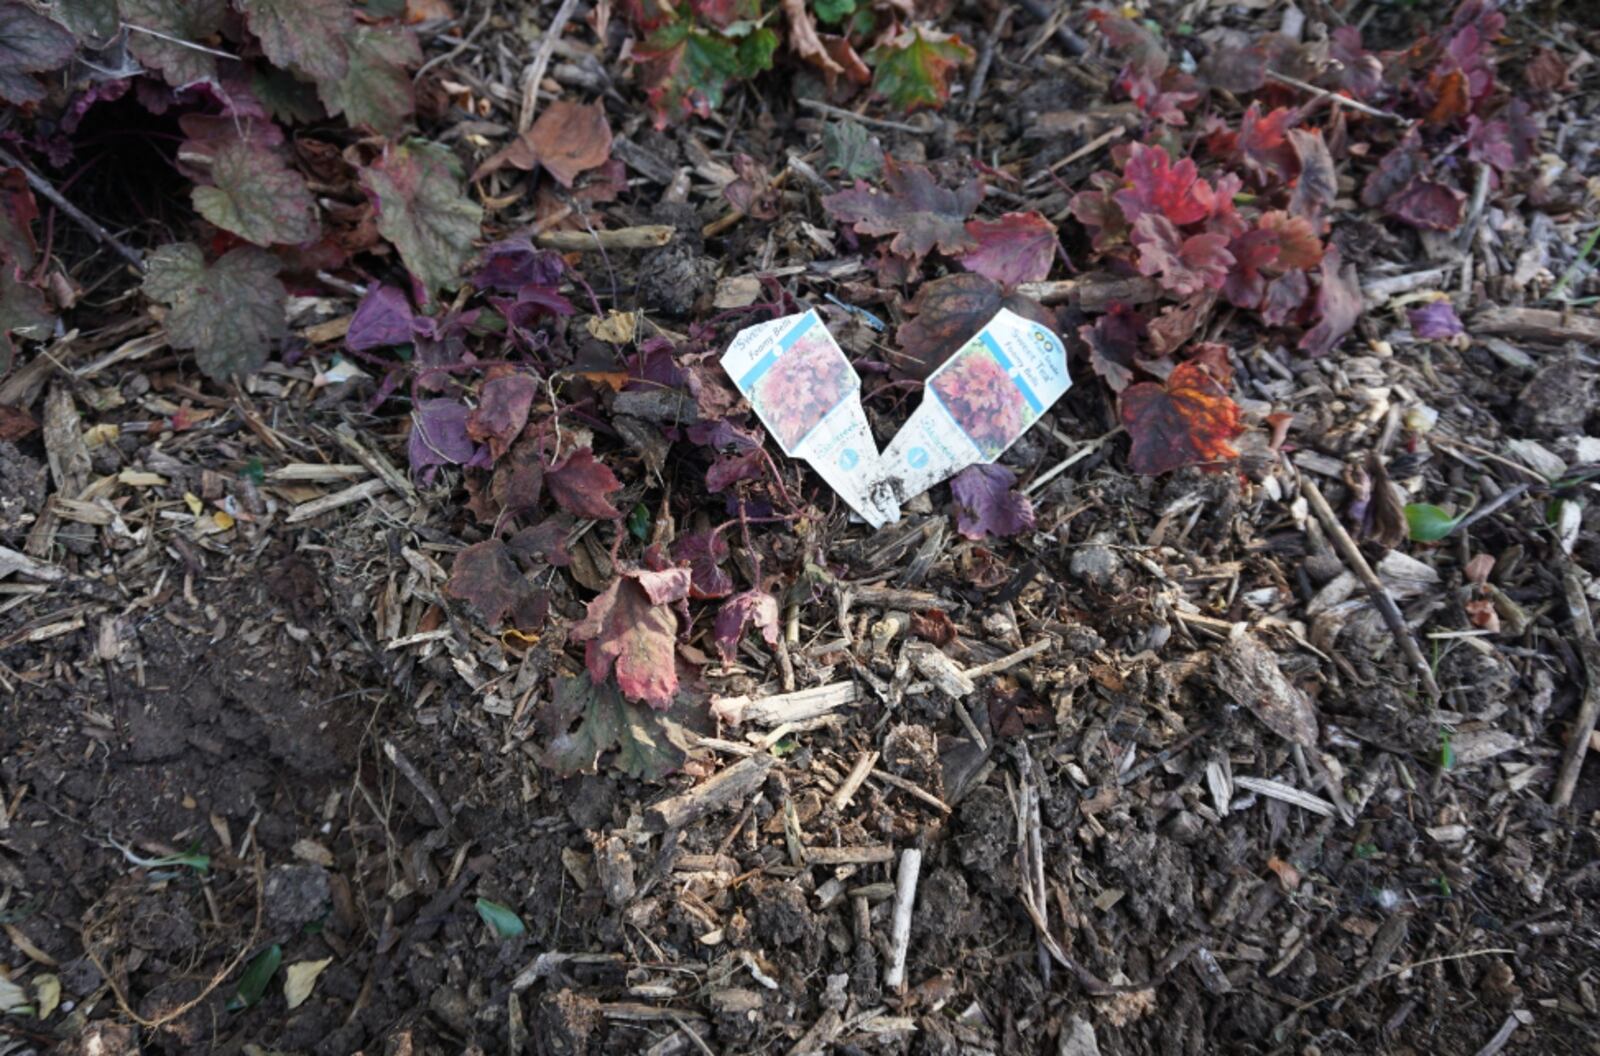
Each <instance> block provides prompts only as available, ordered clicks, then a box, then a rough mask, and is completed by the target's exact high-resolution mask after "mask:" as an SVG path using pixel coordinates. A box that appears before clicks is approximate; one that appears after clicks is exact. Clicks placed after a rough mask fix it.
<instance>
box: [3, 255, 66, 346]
mask: <svg viewBox="0 0 1600 1056" xmlns="http://www.w3.org/2000/svg"><path fill="white" fill-rule="evenodd" d="M55 325H56V317H55V316H54V315H53V314H51V312H50V309H49V307H48V306H47V305H46V304H45V300H44V294H43V293H41V292H40V291H39V290H38V289H37V288H35V287H33V286H30V285H28V284H27V283H25V282H23V281H22V280H21V279H18V278H17V277H16V270H15V269H14V268H13V267H12V266H11V265H10V263H9V262H7V261H6V260H4V259H3V258H0V374H3V373H5V372H6V371H7V370H9V369H11V361H12V360H13V359H14V358H15V357H16V346H15V344H14V339H15V338H18V337H23V338H27V339H28V340H30V341H43V340H44V339H45V338H47V337H49V336H50V331H51V330H52V329H54V328H55Z"/></svg>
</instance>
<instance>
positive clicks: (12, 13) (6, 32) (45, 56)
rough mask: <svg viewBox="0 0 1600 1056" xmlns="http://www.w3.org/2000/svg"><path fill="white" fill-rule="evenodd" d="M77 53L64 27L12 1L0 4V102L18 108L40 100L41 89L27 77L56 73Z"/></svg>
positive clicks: (41, 86)
mask: <svg viewBox="0 0 1600 1056" xmlns="http://www.w3.org/2000/svg"><path fill="white" fill-rule="evenodd" d="M77 50H78V42H77V41H76V40H74V39H73V38H72V34H71V33H69V32H68V31H67V29H66V27H65V26H62V25H60V24H59V23H56V22H52V21H50V19H48V18H45V17H44V16H43V15H39V14H35V13H34V11H33V10H32V9H30V8H29V7H28V6H27V5H26V4H22V3H18V2H16V0H6V2H4V3H0V99H4V100H5V101H6V102H9V103H15V104H17V105H19V106H20V105H22V104H23V103H36V102H38V101H39V100H41V99H43V98H44V86H43V85H41V84H40V83H39V82H38V81H36V80H35V79H34V78H32V77H30V76H29V74H33V73H43V72H44V71H45V70H53V69H56V68H57V67H59V66H62V65H64V64H65V63H66V62H67V60H68V59H70V58H72V56H73V53H74V52H76V51H77Z"/></svg>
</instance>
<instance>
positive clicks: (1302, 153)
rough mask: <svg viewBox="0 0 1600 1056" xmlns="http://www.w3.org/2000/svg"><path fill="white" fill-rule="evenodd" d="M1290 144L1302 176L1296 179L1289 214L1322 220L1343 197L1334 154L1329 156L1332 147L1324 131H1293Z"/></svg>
mask: <svg viewBox="0 0 1600 1056" xmlns="http://www.w3.org/2000/svg"><path fill="white" fill-rule="evenodd" d="M1289 145H1290V146H1291V147H1293V148H1294V156H1295V158H1296V159H1297V160H1298V161H1299V163H1300V175H1299V176H1297V177H1295V181H1294V192H1293V193H1292V194H1291V195H1290V197H1289V212H1290V213H1291V214H1292V215H1294V216H1303V217H1309V218H1310V219H1312V220H1319V219H1321V218H1322V217H1323V216H1325V215H1327V213H1328V211H1329V210H1330V209H1332V208H1333V200H1334V199H1335V198H1337V197H1338V196H1339V178H1338V176H1337V175H1336V174H1335V173H1334V169H1333V155H1332V154H1330V153H1328V144H1327V141H1325V140H1324V139H1323V138H1322V130H1321V129H1320V128H1313V129H1302V128H1291V129H1290V130H1289Z"/></svg>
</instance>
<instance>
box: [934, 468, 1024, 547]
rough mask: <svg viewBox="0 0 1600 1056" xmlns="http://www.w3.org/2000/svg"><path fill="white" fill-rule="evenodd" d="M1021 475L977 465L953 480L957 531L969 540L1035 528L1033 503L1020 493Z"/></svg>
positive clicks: (952, 494)
mask: <svg viewBox="0 0 1600 1056" xmlns="http://www.w3.org/2000/svg"><path fill="white" fill-rule="evenodd" d="M1016 484H1017V475H1016V474H1015V473H1013V472H1011V470H1009V469H1007V468H1006V467H1005V466H1001V465H982V464H979V465H973V466H968V467H967V468H966V469H963V470H962V471H961V472H960V473H957V474H956V475H955V477H954V479H952V480H951V481H950V494H951V496H952V497H954V499H955V500H956V528H957V530H959V531H960V532H961V534H962V535H964V536H966V537H967V538H968V539H982V538H984V537H986V536H990V535H993V536H1007V535H1016V534H1017V533H1018V532H1025V531H1027V530H1028V529H1030V528H1032V527H1033V502H1032V500H1030V499H1029V498H1028V497H1027V496H1026V495H1024V494H1022V492H1020V491H1017V490H1016Z"/></svg>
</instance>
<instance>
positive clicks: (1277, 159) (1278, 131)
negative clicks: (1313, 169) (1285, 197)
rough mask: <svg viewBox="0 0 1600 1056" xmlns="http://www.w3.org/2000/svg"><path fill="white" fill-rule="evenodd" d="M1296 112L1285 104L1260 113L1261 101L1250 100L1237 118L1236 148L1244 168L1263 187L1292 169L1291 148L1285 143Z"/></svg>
mask: <svg viewBox="0 0 1600 1056" xmlns="http://www.w3.org/2000/svg"><path fill="white" fill-rule="evenodd" d="M1298 116H1299V115H1298V114H1297V113H1296V112H1295V111H1293V110H1290V109H1288V108H1286V107H1281V106H1280V107H1279V108H1278V109H1276V110H1273V111H1272V112H1271V113H1269V114H1267V115H1266V116H1265V117H1263V116H1262V115H1261V104H1260V103H1251V104H1250V107H1249V109H1247V110H1246V111H1245V112H1244V117H1242V118H1241V119H1240V121H1239V138H1238V142H1237V144H1236V148H1237V150H1238V151H1239V158H1240V160H1241V161H1242V162H1243V163H1244V167H1245V171H1246V172H1248V173H1250V175H1252V176H1254V177H1255V179H1256V183H1257V184H1259V185H1261V186H1263V187H1264V186H1266V185H1267V184H1269V183H1272V182H1275V181H1279V180H1284V179H1286V178H1287V177H1288V176H1289V175H1290V174H1291V173H1293V172H1294V168H1295V152H1294V148H1293V147H1292V146H1291V145H1290V144H1289V140H1288V132H1289V126H1290V125H1292V124H1294V122H1295V118H1296V117H1298Z"/></svg>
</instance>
